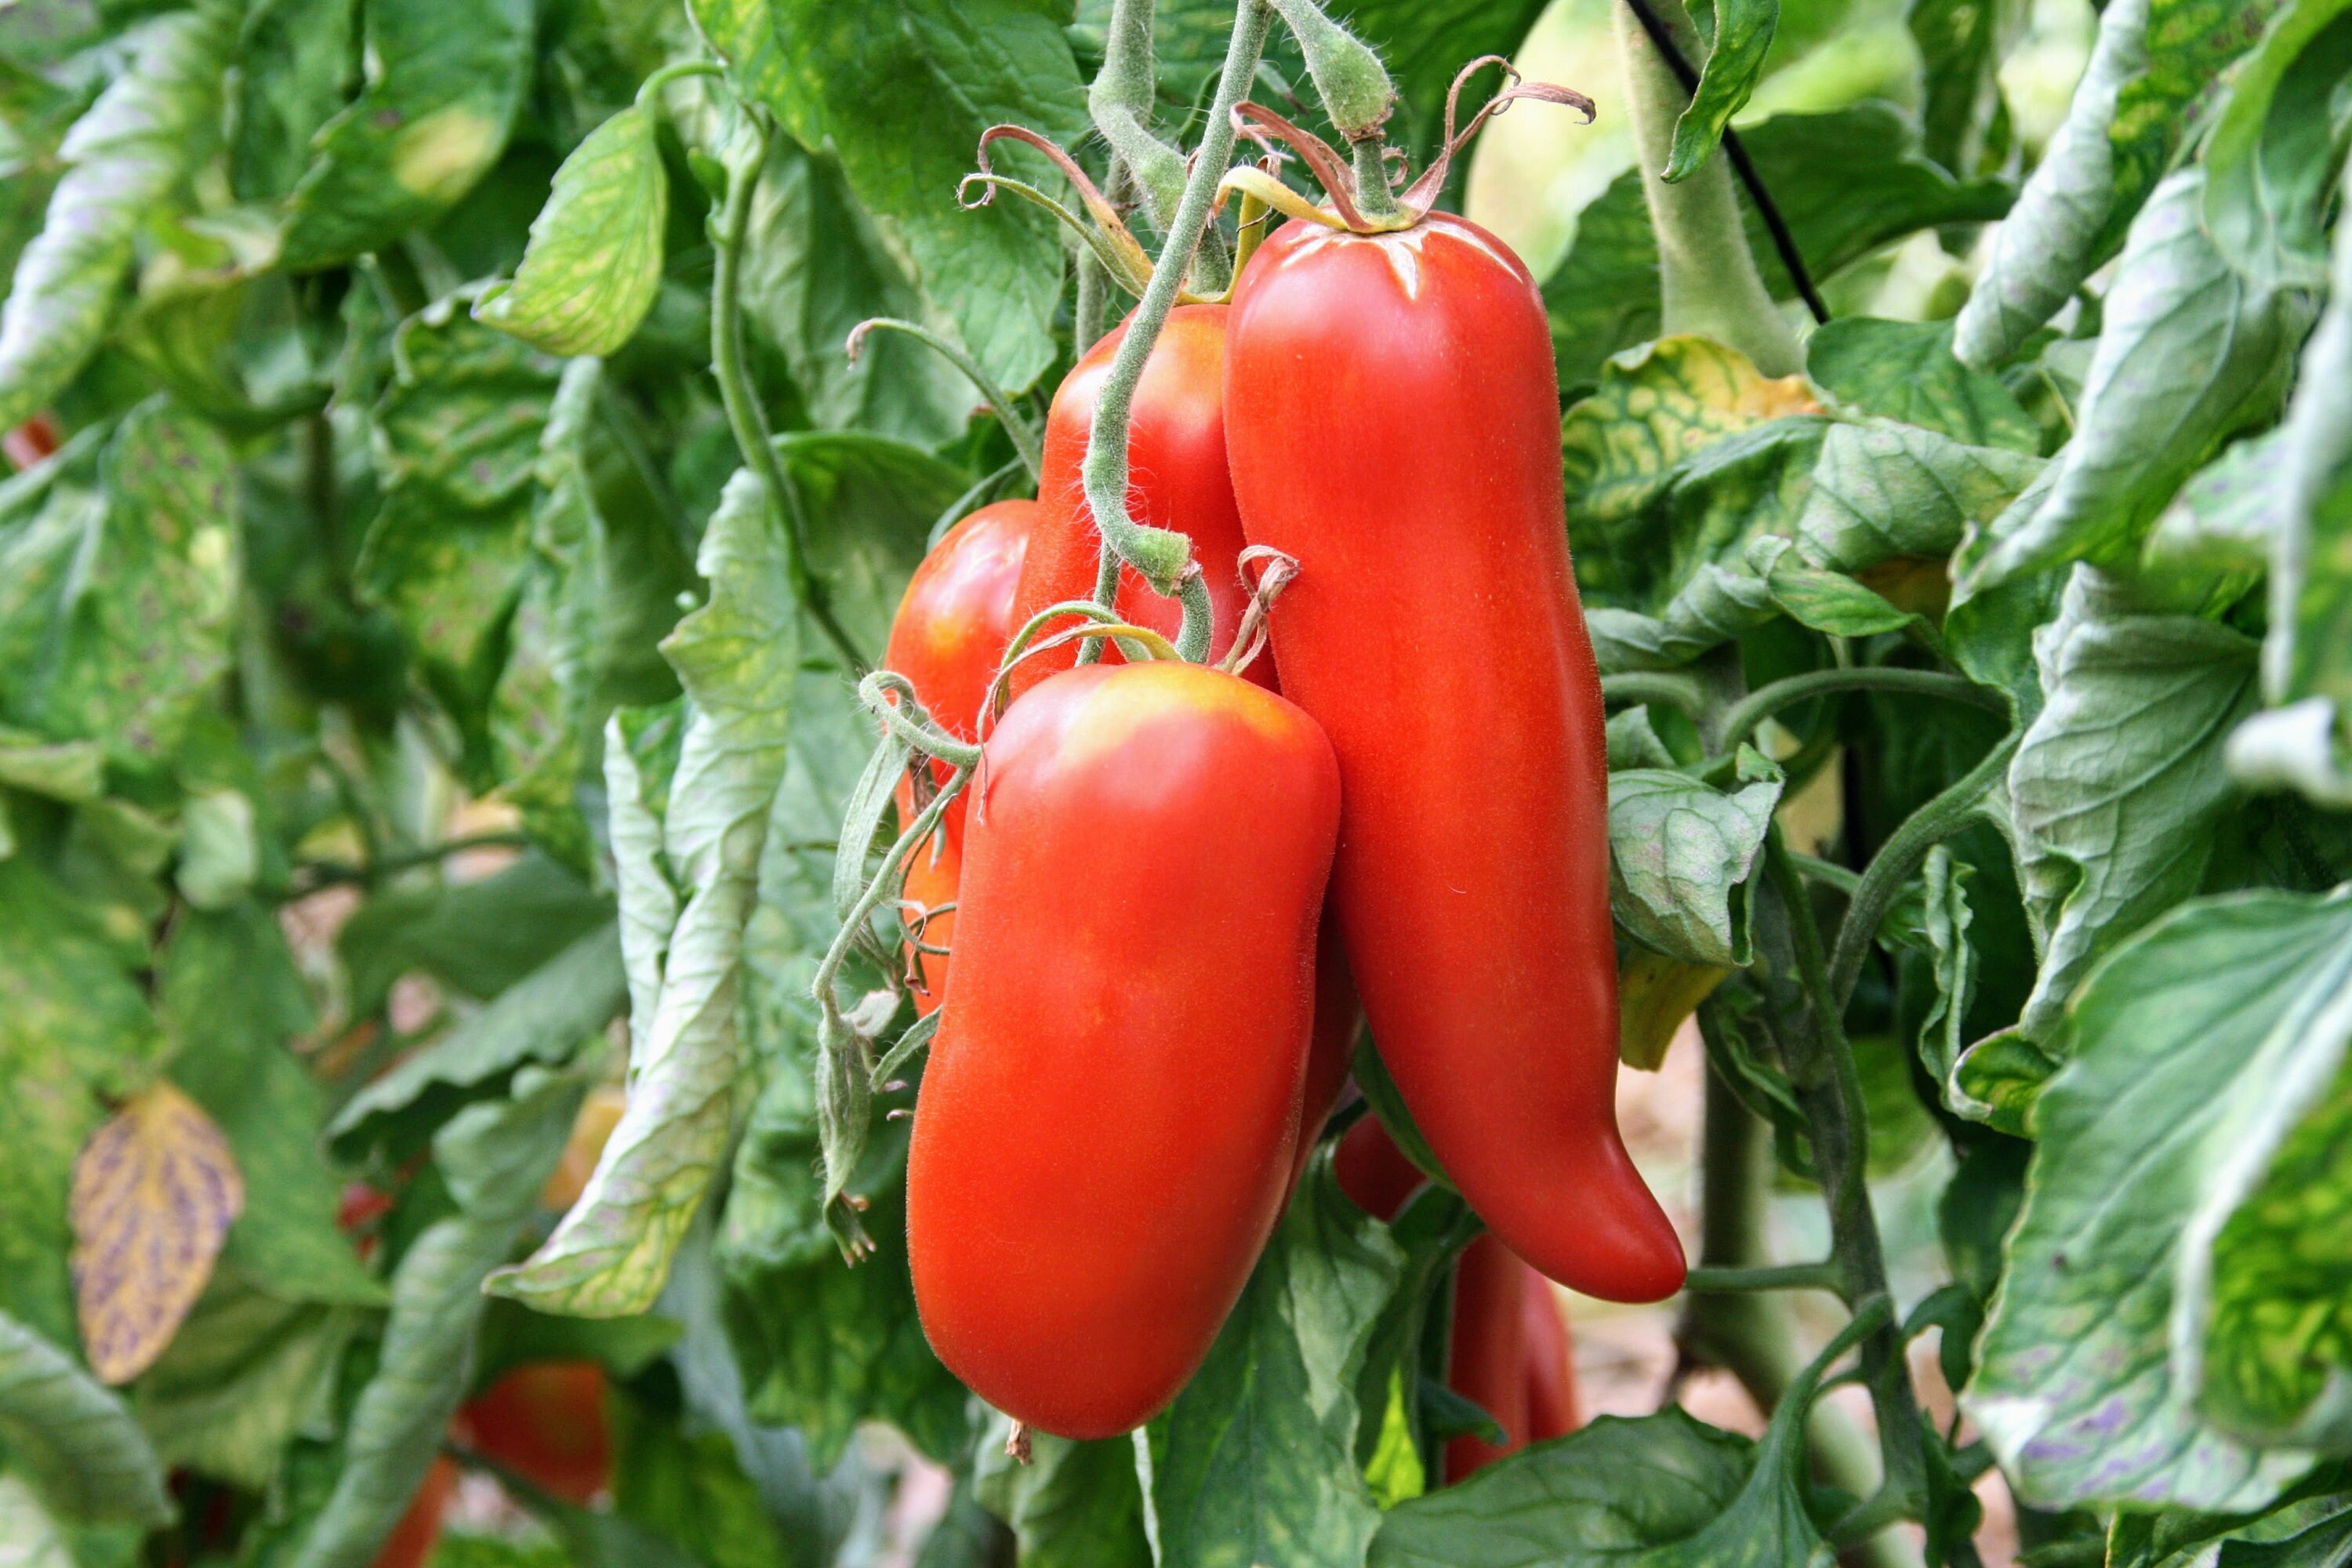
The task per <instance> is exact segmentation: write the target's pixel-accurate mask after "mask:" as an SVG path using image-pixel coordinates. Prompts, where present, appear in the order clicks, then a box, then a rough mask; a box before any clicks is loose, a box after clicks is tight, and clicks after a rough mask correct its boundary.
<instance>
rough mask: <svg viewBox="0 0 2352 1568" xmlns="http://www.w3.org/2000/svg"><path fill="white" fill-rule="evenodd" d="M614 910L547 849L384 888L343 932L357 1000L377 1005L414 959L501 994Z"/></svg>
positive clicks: (440, 974) (482, 993)
mask: <svg viewBox="0 0 2352 1568" xmlns="http://www.w3.org/2000/svg"><path fill="white" fill-rule="evenodd" d="M612 918H613V905H612V900H609V899H606V898H604V897H601V896H599V895H598V894H596V893H594V892H593V891H592V890H590V889H589V888H588V887H587V886H586V885H585V884H584V883H583V882H582V881H581V880H580V879H579V878H577V877H576V876H574V875H573V874H572V873H571V872H570V871H567V870H565V869H564V868H562V867H561V866H558V865H557V864H555V862H553V861H552V860H550V859H548V858H546V857H544V856H541V855H531V854H526V855H524V856H523V857H522V858H520V859H519V860H517V861H516V862H515V863H514V864H513V865H511V866H509V867H507V868H505V869H504V870H502V871H499V872H498V873H496V874H495V875H492V876H488V877H484V878H482V879H480V880H478V881H473V882H463V883H460V884H458V885H457V886H455V887H446V886H445V887H440V888H430V887H428V888H416V889H408V888H403V889H394V890H391V891H388V892H383V893H379V894H377V895H376V897H375V898H374V899H373V900H370V901H369V902H368V903H367V904H366V905H365V906H364V907H363V908H362V909H361V910H360V911H359V912H358V913H357V914H355V915H353V916H352V919H351V922H350V923H349V924H348V925H346V926H344V927H343V931H342V935H341V937H340V938H339V939H338V942H337V945H338V947H339V948H340V949H341V955H342V960H343V964H344V967H345V968H346V969H347V970H348V971H349V973H350V977H351V989H352V999H351V1010H352V1013H353V1014H354V1015H358V1014H365V1013H372V1012H373V1011H375V1009H376V1008H377V1007H379V1006H381V1005H383V1000H384V997H385V995H386V994H388V993H389V992H390V991H391V989H392V983H393V982H394V981H395V980H397V979H398V978H400V976H401V975H403V974H404V973H407V972H408V971H410V970H412V969H421V970H423V971H425V973H428V974H430V975H432V976H433V977H434V978H435V979H436V980H438V981H440V982H441V983H442V984H445V985H447V986H449V987H450V988H451V989H453V990H456V991H460V992H463V993H464V994H467V995H468V996H475V997H491V996H496V995H498V994H499V993H500V992H502V991H504V990H505V989H506V988H507V987H508V986H509V985H511V984H514V983H515V982H516V981H518V980H520V979H521V978H522V977H523V976H524V975H526V974H529V973H531V972H532V971H533V970H535V969H537V968H539V967H540V966H541V964H543V963H546V962H547V961H548V960H550V959H551V958H553V957H554V956H555V955H556V954H557V953H559V952H562V951H563V950H564V949H565V948H567V947H569V946H571V945H572V943H573V942H577V941H579V940H580V938H582V937H583V936H585V935H587V934H588V933H589V932H591V931H594V930H595V929H596V928H597V927H599V926H601V925H603V924H604V923H605V922H606V921H609V920H611V919H612Z"/></svg>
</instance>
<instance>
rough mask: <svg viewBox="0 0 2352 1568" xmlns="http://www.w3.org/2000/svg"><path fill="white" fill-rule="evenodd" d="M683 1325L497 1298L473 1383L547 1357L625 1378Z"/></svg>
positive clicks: (479, 1345) (487, 1317)
mask: <svg viewBox="0 0 2352 1568" xmlns="http://www.w3.org/2000/svg"><path fill="white" fill-rule="evenodd" d="M574 1131H577V1129H576V1128H575V1129H574ZM682 1331H683V1326H682V1325H681V1324H679V1323H677V1321H674V1320H672V1319H669V1318H667V1317H660V1316H656V1315H655V1314H654V1313H650V1312H648V1313H646V1314H645V1315H644V1316H642V1317H635V1318H551V1317H549V1316H547V1315H546V1314H544V1313H541V1312H534V1311H532V1310H530V1308H528V1307H526V1306H523V1305H522V1304H521V1303H520V1302H516V1301H507V1300H493V1301H492V1302H491V1303H490V1305H489V1310H488V1311H487V1312H485V1313H484V1314H483V1315H482V1331H481V1333H480V1335H479V1337H478V1339H477V1340H476V1342H475V1355H474V1387H475V1389H476V1390H480V1389H485V1388H488V1386H489V1385H490V1384H493V1383H496V1382H497V1381H498V1380H499V1378H500V1377H502V1376H504V1375H505V1374H506V1373H509V1372H512V1371H513V1370H514V1369H515V1368H517V1367H519V1366H525V1365H528V1364H529V1363H532V1362H544V1361H593V1362H594V1363H597V1364H598V1365H600V1366H602V1367H603V1368H604V1370H605V1371H606V1372H608V1373H611V1374H612V1375H613V1376H614V1378H615V1379H618V1380H621V1381H624V1382H625V1381H627V1380H628V1379H631V1378H634V1377H636V1376H638V1375H640V1374H641V1373H644V1372H645V1371H646V1368H648V1367H650V1366H652V1365H654V1364H655V1363H656V1362H659V1361H660V1360H661V1359H662V1358H663V1357H664V1356H665V1355H666V1354H667V1352H668V1351H669V1350H670V1347H672V1346H673V1345H675V1344H677V1342H678V1339H679V1336H680V1334H681V1332H682Z"/></svg>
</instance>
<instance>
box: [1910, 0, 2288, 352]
mask: <svg viewBox="0 0 2352 1568" xmlns="http://www.w3.org/2000/svg"><path fill="white" fill-rule="evenodd" d="M2277 4H2278V0H2251V3H2248V0H2118V3H2116V4H2113V5H2108V6H2107V7H2106V9H2105V11H2103V12H2101V13H2100V16H2099V37H2098V42H2097V44H2096V45H2095V47H2093V48H2092V50H2091V60H2090V64H2089V65H2088V66H2087V67H2085V68H2084V72H2083V80H2082V83H2081V85H2080V86H2078V87H2076V88H2075V89H2074V98H2073V100H2071V101H2070V102H2069V103H2068V105H2067V109H2066V119H2065V121H2064V122H2063V124H2061V125H2060V126H2059V128H2058V132H2057V134H2056V135H2054V136H2053V137H2052V138H2051V140H2050V145H2049V147H2048V149H2047V150H2046V151H2045V152H2044V153H2042V162H2041V163H2040V164H2039V165H2038V166H2037V167H2036V168H2035V169H2034V171H2033V175H2032V178H2031V179H2029V180H2028V181H2027V182H2026V184H2025V189H2024V190H2023V191H2021V193H2020V194H2019V195H2018V198H2017V208H2016V210H2015V211H2014V212H2012V213H2011V215H2010V216H2009V221H2007V222H2006V223H2004V224H2002V225H2001V226H2000V228H1999V229H1996V230H1995V231H1994V233H1993V239H1992V248H1991V251H1990V254H1989V255H1988V256H1987V258H1986V259H1985V265H1984V270H1983V271H1982V272H1981V273H1980V274H1979V277H1978V279H1977V284H1976V288H1975V289H1973V290H1972V291H1971V292H1970V293H1969V299H1968V303H1967V304H1966V305H1964V306H1962V307H1961V310H1960V314H1959V320H1958V323H1957V325H1956V335H1955V338H1954V343H1955V349H1954V352H1955V353H1958V355H1959V357H1960V359H1961V360H1962V362H1963V363H1968V364H1970V365H1973V366H1975V367H1976V368H1977V369H1979V370H1992V369H1994V368H1996V367H1997V366H1999V365H2000V363H2002V362H2003V361H2005V360H2007V359H2009V358H2011V356H2012V355H2014V354H2015V353H2017V352H2018V350H2019V349H2020V348H2021V346H2023V344H2024V342H2025V340H2026V338H2027V337H2028V335H2030V334H2031V333H2032V331H2034V330H2035V329H2036V328H2038V327H2040V326H2041V325H2042V323H2044V322H2045V321H2049V320H2050V318H2051V317H2052V316H2054V315H2056V314H2057V313H2058V310H2059V307H2061V306H2062V305H2063V304H2065V303H2066V301H2067V300H2070V299H2072V298H2073V297H2074V291H2075V290H2076V289H2079V288H2081V287H2082V285H2083V282H2084V279H2087V278H2089V277H2090V276H2091V274H2092V273H2093V272H2094V271H2095V270H2096V269H2097V268H2099V267H2100V266H2101V265H2102V264H2104V263H2105V261H2106V260H2107V259H2108V258H2110V257H2112V256H2113V255H2114V254H2115V253H2116V245H2117V243H2118V242H2120V241H2121V240H2122V239H2123V237H2124V233H2125V230H2126V226H2129V225H2131V224H2132V222H2133V218H2134V215H2136V214H2137V213H2138V212H2139V210H2140V204H2141V203H2142V202H2143V201H2145V200H2147V198H2148V195H2149V193H2150V192H2151V191H2153V190H2154V189H2155V188H2156V186H2157V182H2158V179H2159V178H2160V177H2162V175H2163V174H2164V173H2165V170H2166V167H2167V165H2168V163H2169V162H2170V159H2171V156H2172V150H2173V147H2174V146H2175V144H2176V143H2177V142H2178V140H2179V136H2180V134H2181V132H2182V128H2183V127H2184V126H2185V125H2186V124H2188V123H2189V122H2190V121H2192V120H2193V118H2194V116H2193V114H2192V112H2191V110H2190V106H2191V103H2192V101H2193V100H2195V99H2196V98H2197V97H2198V95H2199V94H2200V93H2202V92H2204V91H2205V90H2206V89H2208V88H2209V87H2210V85H2211V83H2212V82H2213V80H2214V79H2215V78H2217V77H2219V76H2220V75H2221V71H2222V69H2223V68H2224V67H2226V66H2227V65H2228V64H2229V63H2230V61H2231V60H2232V59H2233V58H2236V57H2237V56H2238V55H2240V54H2242V53H2243V52H2244V50H2245V49H2246V47H2248V46H2249V45H2251V44H2252V42H2253V41H2254V39H2255V38H2256V37H2258V36H2259V35H2260V33H2261V31H2262V26H2263V22H2264V21H2265V20H2266V19H2267V18H2268V17H2269V16H2270V14H2271V13H2272V12H2273V10H2275V9H2276V7H2277ZM2199 199H2200V198H2197V197H2192V198H2191V205H2192V206H2193V205H2195V203H2196V201H2197V200H2199ZM2185 221H2186V223H2187V226H2189V227H2190V228H2194V227H2195V226H2196V225H2195V220H2194V219H2193V218H2190V219H2187V220H2185ZM2112 300H2113V296H2112V295H2110V301H2111V302H2110V304H2109V307H2108V310H2109V316H2108V320H2109V322H2110V324H2111V326H2112V323H2113V321H2114V320H2115V316H2114V313H2113V312H2114V305H2113V303H2112Z"/></svg>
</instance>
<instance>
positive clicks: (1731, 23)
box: [1665, 0, 1780, 189]
mask: <svg viewBox="0 0 2352 1568" xmlns="http://www.w3.org/2000/svg"><path fill="white" fill-rule="evenodd" d="M1779 26H1780V0H1717V3H1716V5H1715V38H1714V42H1713V44H1712V46H1711V47H1709V48H1708V49H1707V51H1706V65H1705V66H1704V67H1703V68H1701V69H1700V71H1699V76H1698V88H1697V89H1696V91H1694V92H1693V93H1692V94H1691V100H1690V104H1689V107H1687V108H1685V110H1683V111H1682V114H1681V116H1680V117H1679V118H1678V119H1676V120H1675V142H1674V150H1673V152H1672V153H1669V154H1668V155H1667V158H1666V167H1665V177H1666V178H1667V179H1669V180H1686V179H1688V178H1690V176H1691V175H1693V174H1696V173H1697V172H1698V166H1699V165H1700V164H1701V163H1706V160H1707V156H1708V154H1710V153H1713V152H1714V151H1715V148H1716V143H1717V142H1721V141H1722V140H1723V129H1724V127H1725V126H1727V125H1728V124H1730V123H1731V117H1732V116H1733V115H1735V114H1737V113H1738V112H1739V111H1740V110H1742V109H1744V108H1746V107H1747V105H1748V94H1749V93H1751V92H1753V91H1755V90H1756V79H1757V78H1758V77H1759V76H1761V75H1763V73H1764V57H1765V56H1766V55H1767V54H1769V52H1770V51H1771V48H1772V34H1773V31H1774V29H1776V28H1778V27H1779ZM1767 188H1768V189H1769V186H1768V187H1767Z"/></svg>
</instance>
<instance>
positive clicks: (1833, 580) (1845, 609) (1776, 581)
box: [1746, 535, 1920, 637]
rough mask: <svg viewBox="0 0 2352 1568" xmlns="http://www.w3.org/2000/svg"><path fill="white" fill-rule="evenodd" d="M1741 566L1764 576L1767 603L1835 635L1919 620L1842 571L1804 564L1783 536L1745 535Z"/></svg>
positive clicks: (1897, 627) (1865, 633) (1875, 631)
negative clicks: (1744, 559) (1753, 538)
mask: <svg viewBox="0 0 2352 1568" xmlns="http://www.w3.org/2000/svg"><path fill="white" fill-rule="evenodd" d="M1746 553H1747V559H1746V565H1747V567H1748V570H1749V571H1750V572H1753V573H1755V574H1757V576H1759V577H1760V578H1762V579H1763V581H1764V586H1765V589H1766V591H1767V592H1769V594H1770V595H1772V602H1773V603H1774V604H1775V605H1779V606H1780V609H1781V610H1782V611H1784V612H1785V613H1786V614H1787V615H1788V616H1789V618H1790V619H1791V620H1793V621H1795V622H1796V623H1797V624H1798V625H1799V626H1807V627H1810V628H1811V629H1812V630H1814V631H1817V632H1822V633H1824V634H1826V635H1828V636H1830V637H1876V636H1878V635H1879V634H1880V633H1882V632H1895V631H1901V630H1903V629H1904V628H1905V627H1906V626H1915V625H1918V624H1920V620H1919V617H1918V616H1916V615H1913V614H1912V613H1911V612H1910V611H1908V610H1901V609H1897V608H1895V606H1894V605H1891V604H1889V603H1887V602H1886V600H1885V597H1884V596H1882V595H1879V594H1877V593H1875V592H1874V591H1873V590H1871V589H1869V588H1866V587H1864V586H1863V585H1862V584H1860V583H1857V582H1855V581H1854V580H1853V578H1851V577H1849V576H1847V575H1845V574H1843V573H1842V572H1831V571H1826V570H1824V569H1822V567H1819V566H1810V565H1807V564H1806V563H1805V560H1804V557H1803V555H1802V554H1801V552H1799V551H1798V550H1797V549H1796V548H1795V547H1794V546H1792V545H1791V544H1790V542H1789V541H1787V540H1785V539H1780V538H1776V537H1773V536H1771V535H1766V536H1764V537H1762V538H1759V539H1755V540H1751V541H1749V542H1748V550H1747V552H1746Z"/></svg>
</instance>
